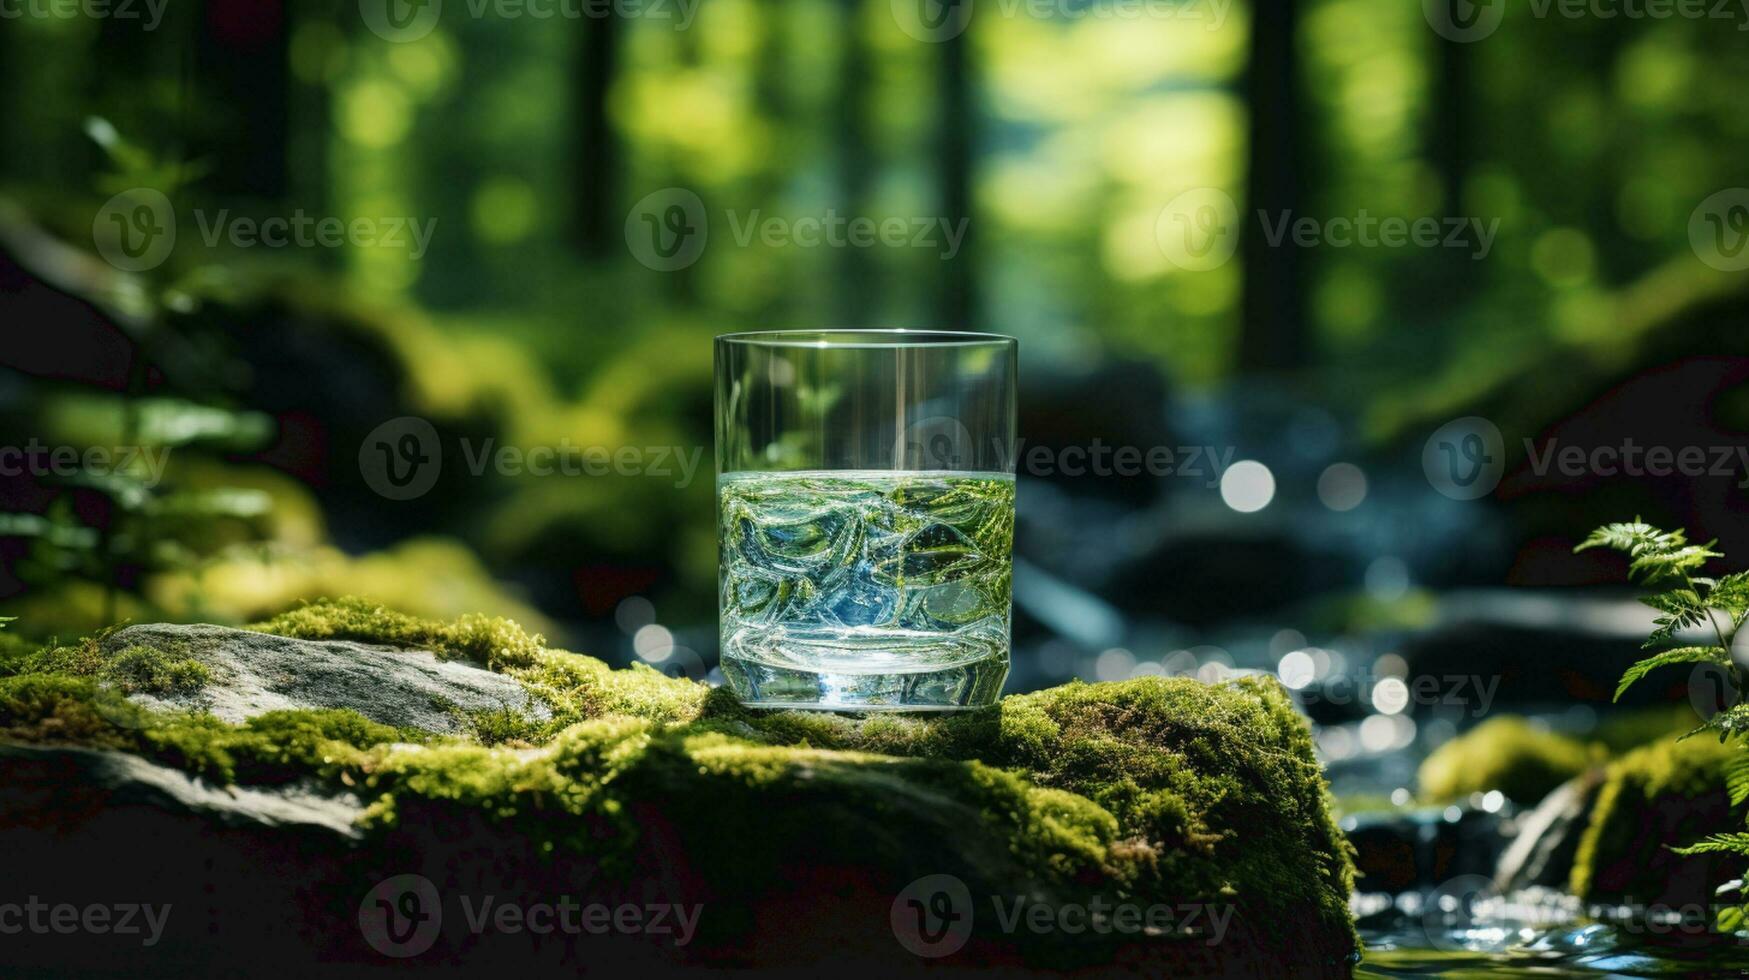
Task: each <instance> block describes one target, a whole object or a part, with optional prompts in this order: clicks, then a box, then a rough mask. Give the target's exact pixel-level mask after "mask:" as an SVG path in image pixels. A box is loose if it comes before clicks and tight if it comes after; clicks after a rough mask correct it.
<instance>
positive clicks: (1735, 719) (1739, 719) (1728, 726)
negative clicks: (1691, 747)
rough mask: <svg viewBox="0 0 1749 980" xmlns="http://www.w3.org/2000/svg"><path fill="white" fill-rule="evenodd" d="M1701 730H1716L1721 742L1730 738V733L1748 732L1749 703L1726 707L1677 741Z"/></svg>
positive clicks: (1694, 734) (1691, 736)
mask: <svg viewBox="0 0 1749 980" xmlns="http://www.w3.org/2000/svg"><path fill="white" fill-rule="evenodd" d="M1701 732H1718V733H1719V741H1721V742H1723V741H1724V740H1726V739H1728V738H1730V737H1731V736H1732V735H1744V734H1749V703H1745V704H1733V705H1731V706H1730V707H1729V708H1726V709H1725V710H1723V711H1721V712H1719V713H1718V714H1716V715H1713V716H1712V717H1711V718H1708V719H1707V720H1706V724H1704V725H1702V726H1700V727H1699V728H1696V729H1695V730H1694V731H1692V732H1689V733H1688V734H1686V735H1684V736H1682V738H1679V739H1677V741H1678V742H1680V741H1682V739H1684V738H1693V737H1694V736H1696V735H1699V734H1700V733H1701Z"/></svg>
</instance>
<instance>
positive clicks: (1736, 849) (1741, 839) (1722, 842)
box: [1671, 834, 1749, 855]
mask: <svg viewBox="0 0 1749 980" xmlns="http://www.w3.org/2000/svg"><path fill="white" fill-rule="evenodd" d="M1671 850H1672V851H1675V852H1676V853H1678V854H1682V855H1690V854H1720V853H1730V854H1743V855H1749V834H1714V835H1712V836H1711V837H1708V838H1707V839H1706V840H1703V841H1701V842H1700V843H1698V844H1690V845H1688V846H1687V847H1672V848H1671Z"/></svg>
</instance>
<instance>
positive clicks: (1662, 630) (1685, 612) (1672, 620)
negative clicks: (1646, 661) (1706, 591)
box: [1640, 589, 1706, 649]
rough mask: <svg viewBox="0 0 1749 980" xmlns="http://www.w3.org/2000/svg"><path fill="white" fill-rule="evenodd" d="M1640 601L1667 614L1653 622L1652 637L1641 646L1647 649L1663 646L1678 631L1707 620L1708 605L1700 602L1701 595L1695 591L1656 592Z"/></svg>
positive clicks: (1641, 598) (1673, 590)
mask: <svg viewBox="0 0 1749 980" xmlns="http://www.w3.org/2000/svg"><path fill="white" fill-rule="evenodd" d="M1640 601H1641V602H1643V603H1645V604H1646V605H1648V606H1651V607H1652V608H1653V609H1656V610H1658V611H1659V612H1662V613H1665V615H1663V616H1659V617H1658V618H1657V619H1655V620H1653V626H1654V629H1653V630H1652V635H1651V636H1649V637H1647V638H1646V642H1644V643H1642V644H1640V646H1641V647H1642V648H1645V649H1650V648H1652V647H1655V646H1661V645H1662V644H1664V643H1665V642H1667V641H1668V640H1670V638H1671V637H1673V636H1675V635H1676V631H1677V630H1683V629H1687V628H1688V627H1690V626H1699V625H1700V624H1701V622H1702V621H1703V620H1705V619H1706V605H1705V604H1703V603H1702V602H1701V601H1700V594H1699V593H1697V592H1695V591H1694V590H1693V589H1671V590H1669V591H1668V592H1654V593H1652V594H1651V595H1644V596H1640Z"/></svg>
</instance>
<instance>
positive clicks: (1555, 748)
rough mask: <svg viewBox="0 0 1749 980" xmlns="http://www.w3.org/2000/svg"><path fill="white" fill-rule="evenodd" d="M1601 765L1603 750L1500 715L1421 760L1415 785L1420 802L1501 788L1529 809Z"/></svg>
mask: <svg viewBox="0 0 1749 980" xmlns="http://www.w3.org/2000/svg"><path fill="white" fill-rule="evenodd" d="M1601 761H1602V755H1601V752H1600V751H1599V750H1597V749H1593V748H1592V747H1590V746H1588V745H1586V744H1585V743H1584V742H1581V741H1579V740H1577V739H1573V738H1569V737H1567V736H1565V735H1561V734H1558V733H1555V732H1551V731H1549V730H1548V729H1546V728H1539V727H1537V726H1536V725H1533V724H1531V723H1530V722H1529V721H1527V720H1526V719H1524V718H1521V717H1518V716H1516V715H1501V716H1500V717H1498V718H1490V719H1489V720H1487V721H1485V722H1483V723H1481V724H1480V725H1477V726H1476V727H1474V728H1472V729H1470V730H1469V731H1467V732H1465V733H1464V734H1462V735H1460V736H1458V737H1457V738H1454V739H1452V740H1451V741H1449V742H1447V743H1445V744H1444V745H1441V746H1440V747H1439V748H1437V749H1435V750H1434V751H1433V753H1432V754H1430V755H1429V756H1428V757H1427V758H1426V759H1425V760H1423V761H1422V763H1421V768H1420V770H1419V771H1418V772H1417V773H1416V781H1417V783H1419V785H1420V788H1421V793H1420V795H1421V798H1422V799H1425V800H1428V801H1430V802H1439V803H1444V802H1450V801H1453V800H1460V799H1463V798H1465V797H1467V796H1469V795H1470V794H1471V793H1486V792H1488V791H1489V790H1499V791H1500V792H1501V793H1503V794H1504V795H1505V796H1506V798H1507V799H1510V800H1512V801H1513V802H1514V803H1517V804H1518V805H1519V806H1526V807H1529V806H1535V805H1536V804H1537V802H1538V801H1539V800H1541V799H1542V798H1543V797H1544V796H1546V795H1548V793H1549V791H1550V790H1552V789H1554V788H1555V787H1557V786H1559V785H1561V784H1562V783H1564V782H1566V781H1567V780H1569V779H1572V778H1573V777H1574V776H1577V775H1579V774H1580V773H1582V772H1584V771H1585V770H1586V769H1588V768H1590V767H1591V766H1593V765H1596V764H1598V763H1599V762H1601Z"/></svg>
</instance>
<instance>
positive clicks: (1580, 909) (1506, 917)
mask: <svg viewBox="0 0 1749 980" xmlns="http://www.w3.org/2000/svg"><path fill="white" fill-rule="evenodd" d="M1352 907H1353V909H1354V913H1355V917H1356V920H1357V922H1358V923H1359V925H1360V931H1361V937H1362V939H1364V940H1365V942H1366V947H1367V949H1366V954H1365V956H1364V958H1363V960H1362V962H1361V964H1360V967H1359V968H1358V969H1357V970H1356V972H1355V975H1356V976H1357V977H1400V976H1431V975H1438V976H1454V977H1462V976H1571V975H1599V976H1725V975H1741V974H1742V973H1743V972H1744V971H1745V970H1749V934H1739V935H1737V936H1734V937H1733V936H1717V935H1713V934H1711V933H1709V932H1708V930H1707V928H1706V922H1707V918H1708V915H1709V914H1710V913H1708V912H1707V911H1705V910H1699V909H1690V910H1686V911H1685V910H1679V909H1650V910H1648V909H1641V908H1632V907H1626V906H1619V907H1616V906H1609V907H1603V906H1593V907H1590V908H1586V907H1584V906H1583V905H1582V904H1581V903H1580V902H1579V900H1578V899H1576V898H1574V897H1572V896H1571V895H1566V894H1563V893H1560V892H1556V891H1552V890H1549V889H1541V888H1532V889H1526V890H1524V891H1522V892H1518V893H1515V894H1513V895H1511V896H1501V895H1499V894H1498V893H1497V892H1495V891H1494V890H1493V887H1492V882H1491V881H1490V880H1489V879H1487V878H1480V877H1477V876H1464V877H1463V878H1460V879H1454V880H1453V881H1452V882H1448V883H1446V884H1445V885H1442V886H1441V887H1440V888H1438V889H1434V890H1432V891H1430V892H1427V893H1425V894H1423V893H1418V892H1406V893H1403V894H1400V895H1386V894H1380V893H1360V894H1357V895H1355V896H1354V899H1353V902H1352Z"/></svg>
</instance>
